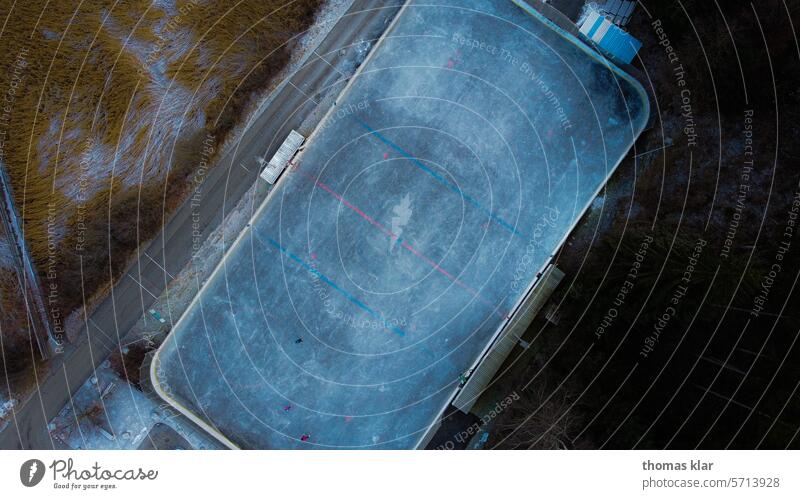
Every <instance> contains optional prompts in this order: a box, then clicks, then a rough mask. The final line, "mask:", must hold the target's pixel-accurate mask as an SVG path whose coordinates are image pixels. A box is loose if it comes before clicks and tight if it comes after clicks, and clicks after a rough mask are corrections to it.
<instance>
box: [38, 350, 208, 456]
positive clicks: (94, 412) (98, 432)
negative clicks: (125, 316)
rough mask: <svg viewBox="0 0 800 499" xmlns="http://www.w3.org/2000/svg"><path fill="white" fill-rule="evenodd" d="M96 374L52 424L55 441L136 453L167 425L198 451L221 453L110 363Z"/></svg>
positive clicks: (52, 434)
mask: <svg viewBox="0 0 800 499" xmlns="http://www.w3.org/2000/svg"><path fill="white" fill-rule="evenodd" d="M96 373H97V374H96V376H92V377H91V378H89V379H88V380H86V382H85V383H84V384H83V386H81V388H80V389H79V390H78V391H77V392H76V393H75V394H73V396H72V399H71V400H70V402H69V403H67V405H65V406H64V407H63V408H62V409H61V411H60V412H59V413H58V415H57V416H56V417H55V418H53V420H52V421H51V422H50V423H49V424H48V429H49V431H50V435H51V436H52V437H53V439H57V440H59V441H60V442H62V443H63V444H65V445H67V446H68V447H70V448H72V449H98V450H108V449H137V448H138V447H139V446H140V445H141V444H142V442H143V441H144V440H145V439H146V438H148V433H149V431H150V430H151V429H152V428H153V426H154V425H155V424H157V423H162V424H165V425H167V426H169V427H171V428H172V429H173V430H175V431H176V432H177V433H178V434H180V435H181V436H182V437H183V438H185V439H186V440H187V441H188V442H189V444H190V445H191V446H192V447H193V448H195V449H215V448H219V445H218V444H217V443H216V442H215V441H214V440H213V439H212V438H211V437H209V436H207V435H205V434H204V433H202V432H200V431H198V430H196V429H195V428H194V427H192V426H191V425H189V424H187V423H186V422H185V421H184V420H182V418H180V417H177V415H176V414H175V413H174V412H173V411H172V410H171V409H169V408H168V407H166V406H165V405H164V404H163V403H161V402H160V401H157V400H154V399H153V398H150V397H149V396H147V395H145V394H144V393H142V392H141V391H139V390H138V389H136V388H134V387H133V386H132V385H130V384H128V383H127V382H126V381H123V380H122V379H120V378H119V377H118V376H117V374H116V373H115V372H114V371H113V370H111V369H110V367H108V363H107V362H105V363H104V366H101V367H100V368H98V369H97V371H96Z"/></svg>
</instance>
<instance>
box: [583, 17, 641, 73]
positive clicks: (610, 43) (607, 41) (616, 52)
mask: <svg viewBox="0 0 800 499" xmlns="http://www.w3.org/2000/svg"><path fill="white" fill-rule="evenodd" d="M580 32H581V34H582V35H583V36H585V37H586V38H588V39H589V40H591V41H592V42H594V44H595V45H597V47H598V48H599V49H600V50H601V51H602V52H603V53H604V54H605V55H607V56H608V57H610V58H611V59H614V60H615V61H618V62H622V63H624V64H630V62H631V61H632V60H633V58H634V57H635V56H636V53H637V52H639V49H640V48H642V42H640V41H639V40H637V39H636V38H634V37H632V36H631V35H630V34H628V33H627V32H626V31H625V30H623V29H622V28H620V27H619V26H617V25H615V24H614V23H613V22H611V20H610V19H608V18H607V17H605V16H604V15H603V14H602V13H600V12H598V11H597V10H590V11H589V13H588V14H587V15H586V17H585V18H584V19H583V21H582V22H581V24H580Z"/></svg>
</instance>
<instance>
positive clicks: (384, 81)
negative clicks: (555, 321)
mask: <svg viewBox="0 0 800 499" xmlns="http://www.w3.org/2000/svg"><path fill="white" fill-rule="evenodd" d="M647 116H648V108H647V100H646V96H645V95H644V92H643V91H642V90H641V87H640V86H639V85H638V84H637V83H634V82H633V80H632V79H630V78H628V77H626V76H623V75H622V73H620V72H618V71H616V70H615V69H614V68H611V67H609V66H608V63H606V62H604V61H602V60H601V59H599V58H598V57H596V56H594V55H592V54H591V53H590V52H589V51H588V49H582V48H581V47H579V46H578V45H577V44H576V43H575V42H574V41H571V40H569V39H568V38H566V37H565V36H563V35H562V34H560V33H559V32H558V31H557V30H556V29H554V28H553V27H551V26H550V25H547V24H545V23H544V22H543V21H542V20H539V19H537V18H536V17H534V16H532V15H530V14H528V13H526V12H524V11H523V10H522V9H520V8H519V7H517V6H515V5H514V4H513V3H512V2H510V1H509V2H500V1H497V0H494V1H479V0H446V1H442V0H439V1H426V2H424V5H422V4H420V5H417V4H415V2H411V3H410V5H409V6H407V7H406V8H405V9H404V10H403V11H402V12H401V14H400V17H399V18H398V19H397V21H396V23H395V24H394V25H393V26H392V27H391V29H390V30H389V31H388V32H387V34H386V35H385V38H384V39H383V40H382V41H381V42H380V43H379V44H378V45H377V46H376V47H375V48H374V49H373V53H372V54H371V56H370V58H369V59H368V60H367V62H366V63H365V66H364V67H363V68H362V70H361V72H360V73H359V74H358V75H357V77H356V79H355V81H354V82H353V84H352V85H351V86H350V87H349V88H348V90H346V92H345V94H344V95H342V96H341V97H340V98H339V100H338V102H337V105H336V106H335V108H334V109H333V110H332V111H331V113H330V114H329V115H328V118H327V121H326V122H325V123H324V124H323V126H322V127H321V129H320V130H319V131H318V133H316V134H315V135H314V136H313V137H312V138H311V140H310V141H309V142H308V144H307V147H306V149H305V151H304V152H303V153H302V156H301V157H300V158H299V161H298V164H297V165H296V167H294V168H292V169H291V170H290V171H287V172H286V173H285V174H284V177H283V178H282V179H281V181H280V182H279V183H278V185H277V187H276V190H275V191H274V192H273V193H272V194H271V196H270V198H269V199H268V200H267V201H266V203H265V205H263V206H262V207H261V208H260V209H259V211H258V213H257V214H256V216H255V217H254V219H253V221H252V225H251V227H250V228H249V229H248V230H247V231H246V232H245V233H244V234H243V235H242V237H241V238H240V239H239V241H238V243H237V244H236V245H235V246H234V247H233V248H232V249H231V251H230V252H229V254H228V255H227V256H226V258H225V259H224V261H223V262H222V264H221V266H220V267H219V268H218V270H217V271H216V272H215V274H214V276H213V278H212V279H210V280H209V281H208V282H207V283H206V285H205V287H204V288H203V290H202V291H201V293H200V295H199V296H198V297H197V299H196V300H195V301H194V302H193V304H192V306H191V307H190V308H189V310H188V311H187V312H186V314H185V315H184V316H183V318H182V319H181V320H180V321H179V323H178V324H177V325H176V326H175V327H174V328H173V330H172V333H171V334H170V336H169V337H168V339H167V341H166V342H165V343H164V345H163V346H162V347H161V349H160V350H159V352H158V355H157V358H156V360H155V362H154V366H155V367H154V379H155V381H156V382H157V385H158V387H159V390H160V392H161V393H162V395H163V396H165V397H166V398H167V399H168V400H169V401H170V402H171V403H173V404H174V405H176V406H177V407H179V408H180V409H181V410H182V411H184V412H186V413H189V414H193V415H194V416H196V417H197V418H199V419H200V420H202V421H204V422H206V423H207V424H208V425H209V426H211V427H214V428H216V431H218V432H219V433H221V434H223V435H225V437H227V439H229V440H230V441H231V442H232V443H234V444H235V445H237V446H240V447H243V448H267V449H269V448H410V447H413V446H414V445H415V444H416V443H417V441H418V440H419V439H420V437H421V436H422V434H423V433H424V432H425V430H426V429H427V427H428V426H429V425H430V424H431V423H432V422H433V420H434V418H435V417H436V415H437V414H438V413H439V412H440V411H441V409H442V407H443V406H444V405H445V404H446V403H447V402H448V400H449V397H450V396H451V395H452V394H453V391H454V390H455V389H456V387H457V386H458V383H459V376H460V375H461V374H462V373H463V372H464V371H465V370H466V369H468V368H469V367H470V366H471V365H472V363H473V362H474V361H475V359H476V358H477V357H478V355H479V354H480V352H481V351H482V350H483V349H484V348H485V347H486V345H487V343H488V342H489V341H490V339H491V338H492V337H493V335H494V334H495V333H496V332H497V331H498V330H499V328H501V327H502V326H503V324H504V323H505V321H506V320H507V318H508V315H509V314H510V313H511V312H512V310H513V308H514V306H515V304H517V302H518V301H519V299H520V298H521V297H522V296H523V295H524V293H525V292H526V290H527V289H528V288H529V286H530V285H531V284H532V283H533V282H534V280H535V279H536V276H537V273H538V272H539V271H541V270H542V267H543V266H544V265H545V264H546V263H547V261H548V259H549V258H550V256H551V255H552V254H553V252H554V251H556V249H557V248H558V246H559V244H560V243H561V241H562V240H563V239H564V237H565V236H566V235H567V233H568V232H569V230H570V229H571V228H572V227H573V225H574V224H575V223H576V221H577V219H578V217H579V216H580V215H581V213H582V212H583V210H584V209H585V207H586V206H587V205H588V204H590V203H591V201H592V200H593V198H594V196H595V194H596V192H597V191H598V189H599V188H601V187H602V185H603V184H604V183H605V182H606V180H607V179H608V177H609V176H610V174H611V173H612V172H613V170H614V168H615V167H616V165H617V164H618V163H619V161H620V160H621V158H622V157H623V156H624V155H625V154H626V152H627V151H628V149H629V148H630V147H631V145H632V143H633V141H634V139H635V138H636V137H637V136H638V134H639V133H640V132H641V130H642V128H643V126H644V123H645V121H646V120H647ZM270 139H271V138H270V137H265V138H264V140H265V141H269V140H270Z"/></svg>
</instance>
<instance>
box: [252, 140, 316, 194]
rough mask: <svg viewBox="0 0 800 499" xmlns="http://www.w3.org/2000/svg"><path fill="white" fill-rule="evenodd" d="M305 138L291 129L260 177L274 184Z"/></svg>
mask: <svg viewBox="0 0 800 499" xmlns="http://www.w3.org/2000/svg"><path fill="white" fill-rule="evenodd" d="M305 140H306V138H305V137H303V136H302V135H300V134H299V133H297V132H296V131H294V130H292V131H291V132H289V136H288V137H286V140H284V141H283V144H281V146H280V147H279V148H278V150H277V152H275V155H274V156H273V157H272V159H271V160H269V163H268V164H267V166H266V168H264V170H263V171H262V172H261V178H263V179H264V180H266V181H267V182H268V183H270V184H274V183H275V181H276V180H278V177H279V176H280V174H281V173H282V172H283V170H284V169H286V165H287V164H288V163H289V161H291V160H292V158H293V157H294V155H295V154H297V151H299V150H300V146H302V145H303V142H305Z"/></svg>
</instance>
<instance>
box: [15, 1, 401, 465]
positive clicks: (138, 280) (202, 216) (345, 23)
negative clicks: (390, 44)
mask: <svg viewBox="0 0 800 499" xmlns="http://www.w3.org/2000/svg"><path fill="white" fill-rule="evenodd" d="M393 3H402V2H400V1H399V0H397V1H396V2H393ZM397 10H399V6H397V7H395V6H392V5H387V3H386V2H385V1H381V0H356V1H355V2H354V4H353V6H352V7H351V9H350V10H349V11H348V13H347V15H345V16H343V17H342V18H341V19H340V20H339V21H338V23H337V24H336V26H335V27H334V28H333V30H332V31H331V32H330V33H329V34H328V36H327V37H326V38H325V39H324V40H323V42H322V43H321V44H320V46H319V47H318V48H317V49H316V51H315V53H314V54H312V55H311V57H309V59H308V60H307V62H306V64H305V65H304V66H303V67H302V68H301V69H300V70H299V71H297V72H296V73H294V74H293V75H292V76H291V77H290V78H289V80H288V82H287V84H285V85H284V86H283V87H282V88H281V89H280V90H279V91H278V93H277V94H276V96H275V97H274V99H273V100H272V102H271V104H270V105H269V106H268V107H267V108H266V109H264V110H263V112H262V113H261V115H259V116H258V117H257V118H256V119H255V120H254V121H253V123H252V124H251V125H250V126H249V127H248V129H247V130H246V131H245V133H244V134H243V136H242V138H241V140H240V142H239V144H238V145H237V146H236V147H233V148H231V149H230V151H229V152H227V153H226V155H225V156H224V157H223V158H222V159H221V160H220V161H219V162H218V164H217V166H216V167H215V168H213V169H211V170H210V171H209V173H208V175H207V177H206V179H205V180H204V182H203V184H202V198H201V200H200V202H199V204H198V203H195V206H192V203H191V200H190V199H187V201H186V202H185V203H184V204H183V205H182V206H181V207H180V208H179V209H178V211H177V212H176V213H175V215H174V216H173V217H172V219H170V220H169V221H168V223H167V224H166V225H165V227H164V230H163V231H162V233H161V234H160V235H159V236H158V237H157V238H156V239H155V240H153V241H152V242H151V243H150V244H149V245H148V246H147V248H146V249H145V250H144V251H142V252H141V253H140V255H139V258H138V262H136V263H135V264H134V265H133V266H132V268H130V269H129V270H128V272H127V273H126V274H125V275H124V276H123V277H122V278H121V279H120V280H118V281H117V283H116V284H115V285H114V286H113V288H112V291H111V294H110V296H109V297H108V298H107V299H106V300H105V301H104V302H103V303H102V304H101V305H100V306H99V307H98V308H97V310H96V311H95V312H94V313H93V314H92V316H91V317H90V318H89V320H88V328H87V329H84V331H83V332H82V333H81V334H82V337H81V339H80V340H78V341H77V342H76V343H74V344H72V345H69V346H68V347H67V348H66V349H65V353H64V354H63V355H61V356H60V357H58V358H57V359H54V361H53V368H52V369H51V370H50V373H49V375H48V377H47V378H44V379H40V380H38V391H37V392H36V393H35V394H34V396H33V397H31V398H29V399H28V400H27V401H26V402H24V403H22V404H21V405H20V406H18V407H17V409H16V411H15V417H14V419H13V420H12V421H11V423H10V424H9V425H8V426H7V427H6V428H5V429H4V430H3V432H2V433H0V448H2V449H51V448H58V446H59V443H58V442H57V441H55V440H54V439H52V438H51V437H50V434H49V432H48V431H47V422H48V421H50V420H51V419H52V418H53V417H54V416H55V415H56V414H57V413H58V411H59V410H60V409H61V408H62V407H63V406H64V405H65V404H66V403H67V402H68V401H69V398H70V394H71V393H74V392H75V391H76V390H78V389H79V388H80V386H81V385H82V384H83V383H84V382H85V381H86V379H87V378H89V376H91V375H92V373H93V371H94V368H95V366H97V365H99V364H100V363H101V362H102V361H103V360H104V359H105V358H106V357H107V356H108V355H109V354H110V353H111V352H112V351H113V350H114V349H115V348H118V345H119V344H120V342H121V339H122V338H123V337H124V336H125V335H126V333H127V332H128V331H129V330H130V329H131V327H133V325H134V324H135V323H136V322H137V321H138V320H139V318H140V317H141V316H142V315H143V314H145V313H146V311H147V310H148V308H149V307H150V305H151V304H152V303H153V302H154V301H155V299H156V297H157V296H159V295H160V294H161V293H162V291H163V290H164V289H165V288H166V286H167V284H168V283H169V282H170V281H171V280H172V278H173V276H175V275H177V273H178V272H179V271H180V270H181V269H183V268H184V267H185V266H186V264H187V263H189V261H190V259H191V254H192V247H193V243H194V242H195V239H196V238H194V237H193V230H194V229H196V228H198V227H199V229H200V231H201V238H202V239H204V238H205V237H207V236H208V235H209V234H210V233H211V232H212V231H213V230H214V229H215V228H216V227H217V226H219V223H220V222H221V221H222V219H223V218H224V216H225V214H226V213H228V212H229V211H230V210H231V209H232V208H233V207H234V206H236V204H237V203H238V201H239V200H240V199H241V197H242V195H243V194H244V193H245V192H246V191H247V190H248V189H249V188H250V187H251V186H252V184H253V182H255V181H256V180H257V176H258V171H257V169H256V168H255V166H256V165H255V161H254V158H255V157H256V156H262V155H264V153H265V151H266V154H267V155H266V157H270V156H271V155H272V154H273V153H274V152H275V150H277V148H278V147H279V146H280V144H281V142H282V141H283V139H284V138H285V137H286V135H288V133H289V131H290V130H291V129H293V128H298V127H299V125H300V124H301V123H302V122H303V120H304V119H305V118H306V117H307V116H308V115H309V113H310V112H311V111H312V110H313V109H314V107H315V103H314V99H315V98H316V95H317V94H318V93H319V92H321V91H324V90H326V89H327V91H334V92H338V91H339V90H341V88H342V87H343V85H344V83H341V80H342V79H343V74H342V73H341V72H340V70H339V69H338V68H337V67H336V66H337V64H339V63H340V62H342V61H343V60H344V59H346V56H343V55H342V54H340V51H341V49H345V50H347V51H350V50H356V48H355V46H356V45H357V44H358V42H359V41H361V40H362V39H369V38H373V37H374V36H376V35H374V33H375V32H376V30H377V31H378V32H380V31H382V29H381V27H383V26H386V25H388V22H389V20H390V19H391V17H392V16H394V14H396V12H397ZM367 33H369V35H367ZM337 82H339V83H337ZM267 146H268V147H267ZM243 165H244V166H243ZM194 224H197V225H196V226H195V225H194ZM173 319H174V320H177V319H178V318H177V317H175V318H173Z"/></svg>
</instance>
